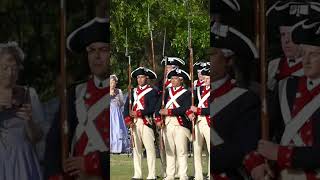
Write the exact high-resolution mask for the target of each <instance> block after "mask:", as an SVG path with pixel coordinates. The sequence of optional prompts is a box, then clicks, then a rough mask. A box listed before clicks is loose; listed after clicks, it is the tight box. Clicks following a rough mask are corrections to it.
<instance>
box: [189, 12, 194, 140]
mask: <svg viewBox="0 0 320 180" xmlns="http://www.w3.org/2000/svg"><path fill="white" fill-rule="evenodd" d="M189 13H190V12H189ZM188 49H189V71H190V79H191V106H194V92H193V49H192V33H191V25H190V18H188ZM191 121H192V141H194V140H195V122H194V121H195V120H191Z"/></svg>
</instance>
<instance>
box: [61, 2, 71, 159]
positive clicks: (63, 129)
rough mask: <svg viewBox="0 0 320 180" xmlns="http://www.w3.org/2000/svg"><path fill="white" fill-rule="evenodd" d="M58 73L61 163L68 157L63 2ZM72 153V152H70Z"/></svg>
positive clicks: (63, 3) (62, 7) (63, 7)
mask: <svg viewBox="0 0 320 180" xmlns="http://www.w3.org/2000/svg"><path fill="white" fill-rule="evenodd" d="M60 73H61V79H62V85H61V87H60V88H61V89H62V90H61V92H62V93H60V102H61V111H60V129H61V131H60V132H61V154H62V163H63V162H65V160H66V159H67V158H68V157H69V141H68V139H69V132H68V130H69V128H68V111H67V109H68V106H67V82H66V15H65V2H64V0H61V7H60ZM71 153H72V152H71Z"/></svg>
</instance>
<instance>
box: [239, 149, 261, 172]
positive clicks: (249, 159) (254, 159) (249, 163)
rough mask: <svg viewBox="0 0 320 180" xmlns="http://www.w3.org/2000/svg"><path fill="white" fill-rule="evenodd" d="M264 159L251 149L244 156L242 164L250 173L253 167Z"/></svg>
mask: <svg viewBox="0 0 320 180" xmlns="http://www.w3.org/2000/svg"><path fill="white" fill-rule="evenodd" d="M264 162H265V159H264V158H263V156H261V155H260V154H259V153H258V152H256V151H253V152H251V153H249V154H247V155H246V156H245V157H244V160H243V164H244V167H245V168H246V170H247V171H248V172H249V173H250V172H251V171H252V170H253V169H254V168H255V167H258V166H259V165H261V164H263V163H264Z"/></svg>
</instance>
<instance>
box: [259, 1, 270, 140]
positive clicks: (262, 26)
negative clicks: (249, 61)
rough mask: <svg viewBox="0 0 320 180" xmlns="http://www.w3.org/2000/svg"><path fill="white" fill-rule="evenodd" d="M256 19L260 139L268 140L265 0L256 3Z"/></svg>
mask: <svg viewBox="0 0 320 180" xmlns="http://www.w3.org/2000/svg"><path fill="white" fill-rule="evenodd" d="M257 3H258V5H257V6H256V7H257V15H256V16H257V18H258V19H259V21H256V23H257V24H256V29H258V31H257V33H258V36H257V38H258V41H257V42H258V44H257V46H258V48H259V54H260V73H261V74H260V78H261V79H260V81H261V92H260V93H261V126H262V128H261V129H262V132H261V135H262V139H264V140H268V138H269V118H268V112H267V70H266V68H267V59H266V16H265V14H266V7H265V6H266V4H265V0H259V1H257Z"/></svg>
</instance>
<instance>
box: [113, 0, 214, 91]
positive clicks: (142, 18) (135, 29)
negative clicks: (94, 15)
mask: <svg viewBox="0 0 320 180" xmlns="http://www.w3.org/2000/svg"><path fill="white" fill-rule="evenodd" d="M148 6H149V7H150V22H151V29H152V31H153V39H154V51H155V64H156V73H157V74H161V73H160V72H161V71H162V70H161V69H162V67H160V66H159V65H160V61H161V59H162V45H163V36H164V30H165V29H166V32H167V35H166V36H167V37H166V50H165V55H167V56H177V57H180V58H182V59H184V60H185V61H187V63H188V60H187V59H188V58H187V56H188V51H187V48H188V20H189V21H190V23H191V30H192V44H193V51H194V61H198V60H202V59H204V58H205V51H206V48H207V47H209V25H210V18H209V1H208V0H200V1H199V0H189V1H188V2H186V1H183V0H135V1H129V0H127V1H123V0H113V1H112V2H111V32H112V57H111V67H112V73H115V74H116V75H117V76H118V77H119V79H120V88H122V89H125V88H126V84H127V78H128V77H127V70H128V68H127V67H128V60H127V58H126V57H125V39H126V37H125V34H126V33H125V32H126V28H127V29H128V46H129V53H130V55H131V58H132V68H133V69H134V68H136V67H138V66H141V65H144V66H147V67H149V68H152V63H151V50H150V49H151V48H150V47H151V45H150V44H151V43H150V34H149V30H148V23H147V14H148ZM185 69H187V67H185Z"/></svg>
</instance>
